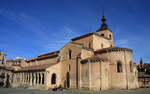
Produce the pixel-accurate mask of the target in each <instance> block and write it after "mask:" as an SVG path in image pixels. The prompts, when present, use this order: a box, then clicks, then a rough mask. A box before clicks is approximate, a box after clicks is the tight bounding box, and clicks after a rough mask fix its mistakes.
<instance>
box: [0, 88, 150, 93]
mask: <svg viewBox="0 0 150 94" xmlns="http://www.w3.org/2000/svg"><path fill="white" fill-rule="evenodd" d="M0 94H150V88H139V89H134V90H106V91H89V90H76V89H70V90H63V91H52V90H37V89H25V88H0Z"/></svg>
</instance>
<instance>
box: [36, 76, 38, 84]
mask: <svg viewBox="0 0 150 94" xmlns="http://www.w3.org/2000/svg"><path fill="white" fill-rule="evenodd" d="M37 79H38V77H37V74H36V84H37Z"/></svg>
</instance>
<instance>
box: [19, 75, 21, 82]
mask: <svg viewBox="0 0 150 94" xmlns="http://www.w3.org/2000/svg"><path fill="white" fill-rule="evenodd" d="M19 83H21V73H19Z"/></svg>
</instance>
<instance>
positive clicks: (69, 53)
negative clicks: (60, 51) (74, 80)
mask: <svg viewBox="0 0 150 94" xmlns="http://www.w3.org/2000/svg"><path fill="white" fill-rule="evenodd" d="M69 59H71V50H70V49H69Z"/></svg>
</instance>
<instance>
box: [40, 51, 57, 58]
mask: <svg viewBox="0 0 150 94" xmlns="http://www.w3.org/2000/svg"><path fill="white" fill-rule="evenodd" d="M55 53H59V51H55V52H50V53H45V54H40V55H37V56H38V57H42V56H47V55H51V54H55Z"/></svg>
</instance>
